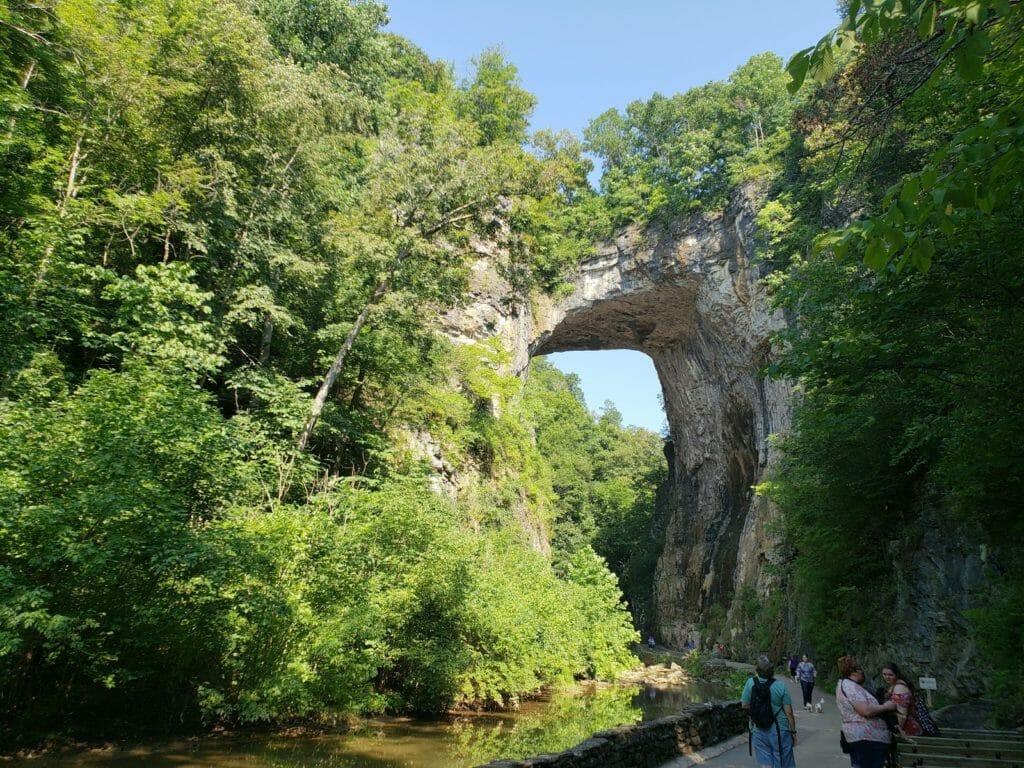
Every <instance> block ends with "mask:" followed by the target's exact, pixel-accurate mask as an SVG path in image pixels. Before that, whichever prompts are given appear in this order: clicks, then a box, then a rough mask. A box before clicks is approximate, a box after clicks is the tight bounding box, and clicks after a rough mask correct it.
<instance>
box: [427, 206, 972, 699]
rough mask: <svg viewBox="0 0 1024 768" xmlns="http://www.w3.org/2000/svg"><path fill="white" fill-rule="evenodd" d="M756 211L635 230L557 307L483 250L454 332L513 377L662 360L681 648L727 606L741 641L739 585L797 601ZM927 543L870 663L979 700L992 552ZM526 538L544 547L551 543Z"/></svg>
mask: <svg viewBox="0 0 1024 768" xmlns="http://www.w3.org/2000/svg"><path fill="white" fill-rule="evenodd" d="M755 204H756V200H755V195H754V193H753V191H752V190H751V189H740V190H737V192H736V193H735V194H734V195H733V197H732V200H731V202H730V204H729V205H728V206H727V208H726V210H725V211H724V212H723V213H721V214H715V215H700V216H693V217H690V218H687V219H683V220H679V221H676V222H674V223H673V224H672V225H671V226H668V227H661V228H648V229H640V228H631V229H628V230H626V231H624V232H622V233H621V234H620V235H619V237H617V238H616V239H615V240H614V241H612V242H608V243H604V244H602V245H601V246H599V247H598V249H597V251H596V253H595V255H594V256H593V257H592V258H590V259H589V260H587V261H586V262H584V263H583V264H582V265H581V266H580V268H579V271H578V273H577V274H576V275H575V276H574V278H573V280H572V290H571V292H569V293H568V294H567V295H565V296H563V297H561V298H558V299H552V298H548V297H542V298H540V299H533V300H532V301H530V300H524V299H521V298H517V297H516V296H515V292H514V291H513V290H512V288H511V286H510V285H509V284H508V283H507V282H506V281H505V280H504V279H503V278H502V277H501V276H500V271H499V269H497V268H496V265H497V264H500V259H501V254H500V253H497V252H495V251H493V250H492V249H490V247H489V246H487V245H486V244H481V245H480V246H479V247H478V248H479V251H480V254H479V260H478V261H477V262H476V264H475V266H474V269H473V278H472V290H471V293H470V296H469V298H468V301H467V302H466V304H465V305H464V306H463V307H461V308H460V309H458V310H455V311H453V312H451V313H449V314H448V316H446V318H445V327H446V331H447V333H448V334H449V336H450V337H451V338H452V339H453V340H455V341H456V342H459V341H479V340H483V339H486V338H490V337H498V338H500V339H501V340H502V342H503V344H504V345H505V347H506V348H507V349H508V350H509V352H510V353H511V360H512V362H511V367H512V369H513V370H514V371H515V372H516V373H523V372H525V371H526V370H527V368H528V363H529V359H530V357H531V356H534V355H543V354H547V353H549V352H558V351H568V350H599V349H619V348H626V349H635V350H639V351H641V352H644V353H646V354H648V355H649V356H650V357H651V358H652V359H653V361H654V364H655V367H656V369H657V371H658V376H659V378H660V380H661V386H662V390H663V393H664V400H665V410H666V414H667V417H668V423H669V429H670V433H671V440H672V444H671V446H669V450H667V451H666V456H667V458H668V460H669V463H670V465H671V466H670V470H671V471H670V481H669V483H668V486H667V488H664V489H662V492H661V494H660V496H661V497H662V498H663V499H664V497H665V496H667V497H668V498H667V504H666V505H665V506H667V513H666V515H665V518H666V520H665V541H664V550H663V552H662V555H661V558H660V560H659V562H658V566H657V572H656V574H655V594H654V612H655V616H654V623H655V628H654V629H655V633H656V635H657V636H658V638H659V639H660V640H662V641H664V642H666V643H669V644H673V645H677V646H678V645H683V644H684V643H685V642H686V640H688V639H690V640H698V639H700V638H699V637H698V636H697V628H698V627H699V626H702V625H706V623H707V619H708V617H709V612H710V611H711V609H712V608H713V607H716V606H717V607H718V610H717V611H716V613H719V614H720V611H721V610H722V609H725V611H726V625H725V627H724V631H725V637H726V638H728V637H729V631H730V629H732V628H734V627H736V626H737V625H739V624H742V621H741V617H740V614H741V610H740V603H741V602H742V601H740V600H738V599H737V596H738V595H739V594H740V592H741V587H746V588H748V589H745V590H743V591H745V592H747V593H748V594H749V588H750V587H752V588H754V590H755V594H756V595H757V596H758V598H763V597H765V596H766V595H767V594H768V592H769V591H771V590H773V589H775V588H779V589H784V588H785V585H781V584H777V583H774V582H773V580H774V579H777V578H778V576H774V575H773V574H774V573H778V571H779V570H780V569H772V568H770V567H768V566H770V564H772V563H773V562H776V561H778V559H779V558H781V557H782V556H783V553H782V550H781V548H780V547H779V546H778V542H777V541H775V540H773V538H772V536H771V535H770V533H769V531H770V530H771V527H770V525H769V524H770V523H772V522H773V521H775V519H776V517H777V513H776V511H775V510H774V509H773V507H772V505H771V504H769V503H768V502H767V501H766V500H765V499H763V498H758V497H755V496H754V494H753V490H752V486H754V485H755V484H757V483H758V482H760V481H761V479H762V478H763V477H764V475H765V473H766V471H767V470H768V469H769V468H770V467H771V465H772V463H773V462H774V461H775V460H776V456H775V455H774V451H773V449H772V447H771V445H770V443H769V441H768V437H769V435H772V434H781V433H784V432H785V431H786V430H787V429H788V427H789V423H790V407H791V399H792V392H791V391H790V388H789V386H788V385H787V384H786V383H784V382H779V381H772V380H769V379H767V378H766V377H764V376H763V375H762V374H761V371H762V369H763V368H764V366H765V365H766V363H767V362H768V361H769V360H770V358H771V355H772V349H771V342H770V339H771V336H772V334H773V332H774V331H776V330H778V329H780V328H782V327H783V325H784V323H785V319H784V318H783V317H782V316H781V315H780V314H779V313H776V312H773V311H772V310H771V308H770V307H769V306H768V303H767V298H766V296H765V291H764V288H763V287H762V286H761V285H760V279H761V278H762V277H763V274H762V273H761V267H760V266H759V265H758V263H757V261H756V258H755V256H756V247H755V241H756V238H755V234H756V233H755V231H754V215H755ZM434 460H435V463H439V462H441V461H442V460H441V458H440V457H436V456H435V457H434ZM926 530H927V533H926V535H925V537H924V540H923V541H922V542H920V545H919V546H917V547H916V549H914V551H912V552H910V553H909V554H905V555H902V556H898V555H897V554H895V553H894V568H895V570H896V572H897V586H898V593H897V595H896V601H895V605H894V606H893V613H892V616H893V623H892V625H891V626H889V627H879V633H878V634H879V644H878V647H877V649H876V654H875V656H876V657H877V658H875V657H872V658H867V657H865V659H864V660H865V661H866V662H868V663H874V662H878V663H879V664H880V663H882V662H883V661H884V659H883V658H882V657H883V656H891V657H892V658H895V659H899V660H905V661H906V663H907V664H909V665H910V666H912V667H914V668H915V669H919V670H927V671H930V672H931V673H932V674H935V675H938V676H940V677H942V678H943V687H944V690H946V691H947V692H950V693H954V694H971V693H973V692H975V689H976V688H977V684H978V680H979V676H978V674H977V667H976V665H977V660H976V658H975V654H974V653H973V647H972V645H971V642H970V640H969V633H968V631H967V628H966V624H965V620H964V612H965V611H966V610H968V609H969V608H971V607H974V606H976V605H977V604H978V603H979V601H980V600H981V599H982V598H983V596H984V592H985V577H984V564H983V559H984V553H983V551H979V547H978V546H977V545H972V544H971V543H970V541H971V536H970V535H969V532H964V533H963V535H959V534H957V535H950V534H948V533H947V534H946V535H943V534H942V533H941V530H940V527H939V526H938V524H936V525H935V526H926ZM528 532H529V533H531V536H533V538H535V539H536V541H537V544H536V546H538V548H543V544H542V543H541V540H542V539H543V536H541V535H540V533H539V532H537V531H530V530H528ZM879 546H885V543H884V542H879ZM800 622H801V617H800V616H798V615H795V614H793V613H792V612H788V616H787V617H786V621H785V624H781V623H780V625H779V626H778V627H777V628H775V629H776V630H777V634H778V639H779V642H780V646H779V647H778V648H776V649H773V650H775V651H777V652H779V653H781V652H782V651H783V650H785V649H787V648H788V649H793V648H797V647H802V646H801V645H800V635H801V631H800ZM714 639H717V638H714ZM734 639H735V640H736V641H737V642H736V643H734V645H739V646H740V647H741V648H743V643H742V638H741V637H739V636H737V637H735V638H734ZM783 644H784V645H783ZM746 650H754V649H750V648H747V649H746ZM760 650H766V649H760ZM806 650H809V651H811V652H813V649H810V648H807V649H806ZM826 663H827V662H826Z"/></svg>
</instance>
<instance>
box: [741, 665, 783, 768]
mask: <svg viewBox="0 0 1024 768" xmlns="http://www.w3.org/2000/svg"><path fill="white" fill-rule="evenodd" d="M774 671H775V670H774V667H773V665H772V663H771V661H769V659H768V657H767V656H764V655H761V656H758V657H757V666H756V667H755V673H754V674H753V675H751V676H750V677H749V678H747V684H746V685H745V686H744V687H743V696H742V697H741V700H742V702H743V708H744V709H745V710H747V712H748V714H749V715H750V749H751V752H752V754H756V755H757V764H758V765H762V766H769V768H796V759H795V758H794V757H793V747H795V746H796V717H795V716H794V715H793V700H792V699H791V698H790V696H789V691H788V690H787V689H786V683H785V682H783V681H782V680H776V679H775V677H774Z"/></svg>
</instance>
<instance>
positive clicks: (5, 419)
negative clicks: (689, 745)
mask: <svg viewBox="0 0 1024 768" xmlns="http://www.w3.org/2000/svg"><path fill="white" fill-rule="evenodd" d="M385 20H386V12H385V9H384V8H383V6H381V5H379V4H377V3H374V2H351V3H350V2H347V1H346V0H320V1H318V2H313V3H310V2H292V1H290V0H284V1H278V0H185V2H174V3H166V2H162V0H145V1H144V2H134V3H125V2H117V1H116V0H54V1H53V2H46V3H42V4H40V3H32V4H28V3H22V2H20V1H19V0H4V2H2V3H0V74H2V85H0V89H2V90H0V126H2V127H0V284H2V285H3V296H2V299H0V327H2V329H3V330H2V331H0V508H2V510H3V513H2V515H0V606H2V607H0V722H2V727H3V731H4V735H5V739H7V740H10V741H17V740H21V739H25V738H30V737H32V736H33V735H35V734H39V733H44V732H45V731H46V729H48V728H50V727H51V726H54V725H58V724H63V725H65V726H67V725H68V724H76V725H77V726H78V727H81V728H83V729H86V728H90V727H109V726H110V725H111V724H112V723H113V722H128V723H134V724H147V725H153V726H160V727H181V725H182V724H183V723H190V722H198V721H199V720H200V719H203V720H205V721H206V722H211V721H215V720H224V721H235V722H250V721H266V720H281V719H285V718H296V717H322V718H327V717H334V716H337V715H343V714H346V713H354V712H366V711H380V710H383V709H394V710H399V709H414V710H420V711H434V710H437V709H440V708H443V707H446V706H450V705H452V704H456V703H466V704H484V703H497V704H500V703H503V702H506V701H508V700H509V699H510V698H514V697H516V696H518V695H522V694H527V693H530V692H533V691H536V690H537V689H538V688H540V687H541V686H544V685H547V684H553V683H560V682H567V681H571V680H572V679H573V678H575V677H582V676H597V677H609V676H613V675H614V674H615V673H616V672H617V671H618V670H619V669H621V668H622V667H624V666H625V665H628V664H630V663H631V657H630V656H629V653H628V646H629V644H630V643H631V642H632V641H634V640H635V632H634V631H633V629H632V627H631V625H630V621H629V615H628V613H627V611H626V609H625V606H624V605H623V604H622V602H621V593H620V591H619V588H618V586H617V583H616V580H615V577H614V575H612V574H611V573H610V572H609V571H608V569H607V567H606V565H605V563H604V561H603V560H601V559H600V558H599V557H598V556H597V555H595V554H594V552H593V551H592V549H591V548H590V547H589V546H587V544H588V542H581V543H580V545H579V546H574V547H572V548H571V549H564V550H563V549H560V550H559V558H558V562H557V568H556V567H555V566H554V565H553V563H552V561H551V559H550V558H549V557H547V556H545V555H544V554H542V552H543V551H544V548H545V546H546V544H547V542H546V531H547V525H548V524H549V523H550V522H551V521H552V520H553V519H554V517H555V505H556V504H558V503H562V504H563V505H564V504H566V502H560V499H561V496H560V495H559V493H558V492H556V490H555V489H554V488H553V487H552V482H551V478H552V474H553V472H552V465H551V463H550V462H549V461H548V459H547V458H546V457H545V456H544V455H543V453H542V452H541V451H540V450H538V448H537V445H536V443H535V441H534V438H533V431H532V430H533V429H534V424H533V422H532V421H530V420H529V418H528V413H527V411H526V409H525V407H524V406H523V404H522V402H523V393H522V391H521V390H522V384H521V382H519V380H517V379H515V378H513V377H511V376H508V375H506V374H504V373H502V371H504V370H507V367H508V366H507V360H506V359H505V358H504V356H503V351H502V350H500V349H499V348H497V347H494V348H491V347H482V348H475V347H464V348H460V349H452V348H451V346H450V345H449V344H448V343H447V342H446V341H444V340H443V338H442V337H441V336H440V334H439V333H438V328H437V327H436V318H438V317H440V316H441V315H442V314H443V312H444V311H445V310H446V309H448V308H450V307H452V306H454V305H455V304H456V303H457V302H458V300H459V298H460V296H461V295H462V292H463V289H464V286H465V279H466V273H467V267H468V264H469V261H470V260H471V259H472V258H474V257H475V249H474V245H473V243H474V241H475V240H476V239H479V238H484V239H489V240H491V241H492V242H493V243H495V244H496V245H497V246H498V248H497V251H498V253H499V254H500V255H499V256H497V257H495V260H496V262H497V263H496V264H495V266H496V267H497V268H498V269H499V270H500V271H501V272H502V273H503V274H504V275H505V276H507V277H508V278H509V280H510V281H511V282H512V283H513V284H514V285H515V286H516V287H517V289H518V290H519V291H520V292H521V293H522V295H523V297H524V299H525V297H526V295H527V294H528V293H529V292H530V291H556V290H559V287H560V285H561V281H562V279H563V276H564V275H565V273H566V270H568V269H569V268H571V267H572V266H573V265H575V263H576V262H577V261H578V259H579V258H580V257H581V256H582V255H583V254H585V253H586V252H587V250H588V248H589V243H590V236H589V233H590V231H591V229H590V228H592V227H593V226H596V225H600V216H596V217H595V216H594V215H593V213H594V211H596V210H599V209H600V206H601V204H600V202H599V200H598V198H597V197H596V196H595V195H594V193H593V192H592V191H591V190H590V189H589V186H588V184H587V181H586V174H587V172H588V170H589V164H588V162H587V161H586V160H585V159H584V158H583V157H582V156H581V149H580V145H579V143H578V142H574V141H573V140H571V139H570V138H569V137H566V136H554V135H551V134H544V135H540V136H538V137H536V143H535V145H533V146H531V145H530V144H529V140H528V138H527V136H526V133H525V129H526V125H527V119H528V116H529V113H530V110H531V109H532V106H533V97H532V96H531V95H530V94H528V93H526V92H525V91H524V90H523V89H522V88H521V86H520V84H519V82H518V76H517V73H516V70H515V68H514V67H513V66H512V65H510V64H509V63H508V62H506V61H505V60H504V59H503V57H502V56H501V54H500V53H499V52H497V51H488V52H485V53H484V54H483V55H482V56H481V57H480V60H479V62H478V67H477V69H476V72H475V73H474V74H473V75H472V76H471V77H470V78H468V80H467V81H466V82H464V83H457V82H455V80H454V78H453V76H452V74H451V71H450V70H449V68H448V67H447V66H445V65H441V64H438V63H436V62H432V61H430V60H429V59H428V58H427V57H426V56H425V55H424V54H423V53H422V52H420V51H418V50H416V49H415V47H413V46H412V45H410V44H409V43H408V42H407V41H405V40H402V39H400V38H396V37H394V36H391V35H388V34H386V33H384V32H382V31H381V26H382V24H383V23H384V22H385ZM595 222H597V224H595ZM601 226H603V225H601ZM318 391H319V395H320V397H318V398H315V399H314V397H313V393H314V392H318ZM529 397H530V398H531V402H532V403H533V404H534V405H538V404H541V403H544V402H545V401H546V398H556V395H555V394H554V393H553V392H549V391H547V390H543V389H533V390H531V394H530V395H529ZM495 404H500V407H499V408H498V409H495V408H494V407H493V406H494V405H495ZM588 418H589V416H588ZM426 430H429V431H430V433H431V434H433V435H435V436H436V439H437V440H438V441H439V443H440V444H441V446H442V447H443V451H444V455H445V457H446V461H447V462H449V464H450V465H451V467H452V468H453V469H454V470H455V471H457V472H458V473H459V476H460V478H462V481H461V482H460V485H459V487H458V489H457V490H456V489H450V492H449V493H447V494H445V493H439V492H436V491H435V490H431V489H430V487H429V486H430V478H429V477H428V475H427V473H425V472H424V467H423V461H422V457H423V451H422V450H418V449H417V448H416V447H415V442H416V439H417V436H419V435H422V434H423V433H424V431H426ZM563 508H564V507H563Z"/></svg>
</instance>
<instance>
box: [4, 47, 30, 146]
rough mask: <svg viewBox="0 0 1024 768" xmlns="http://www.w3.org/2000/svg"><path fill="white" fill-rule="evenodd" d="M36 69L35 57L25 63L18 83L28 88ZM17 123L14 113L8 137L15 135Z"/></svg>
mask: <svg viewBox="0 0 1024 768" xmlns="http://www.w3.org/2000/svg"><path fill="white" fill-rule="evenodd" d="M35 71H36V62H35V60H34V59H33V60H32V61H30V62H29V63H28V64H26V65H25V69H23V70H22V71H21V74H20V75H19V76H18V85H20V86H21V89H22V90H25V89H26V88H28V83H29V80H31V79H32V75H33V74H35ZM15 125H17V121H16V120H15V119H14V116H13V115H12V116H11V118H10V120H8V121H7V138H11V137H12V136H13V135H14V127H15Z"/></svg>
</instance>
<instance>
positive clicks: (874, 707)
mask: <svg viewBox="0 0 1024 768" xmlns="http://www.w3.org/2000/svg"><path fill="white" fill-rule="evenodd" d="M836 707H837V708H838V709H839V715H840V717H842V718H843V737H842V738H843V740H844V742H845V748H844V749H843V751H844V752H846V751H848V752H849V755H850V765H851V766H852V768H884V766H885V759H886V757H887V756H888V754H889V744H890V743H891V742H892V736H891V735H890V734H889V726H887V725H886V724H885V721H884V720H883V719H882V717H881V716H882V715H884V714H885V713H886V712H894V711H896V702H894V701H887V702H885V704H879V703H878V699H876V698H875V697H874V696H872V695H871V694H870V693H868V692H867V691H866V690H865V689H864V669H863V668H862V667H861V666H860V664H858V663H857V659H856V658H855V657H853V656H842V657H840V659H839V682H838V683H836Z"/></svg>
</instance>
